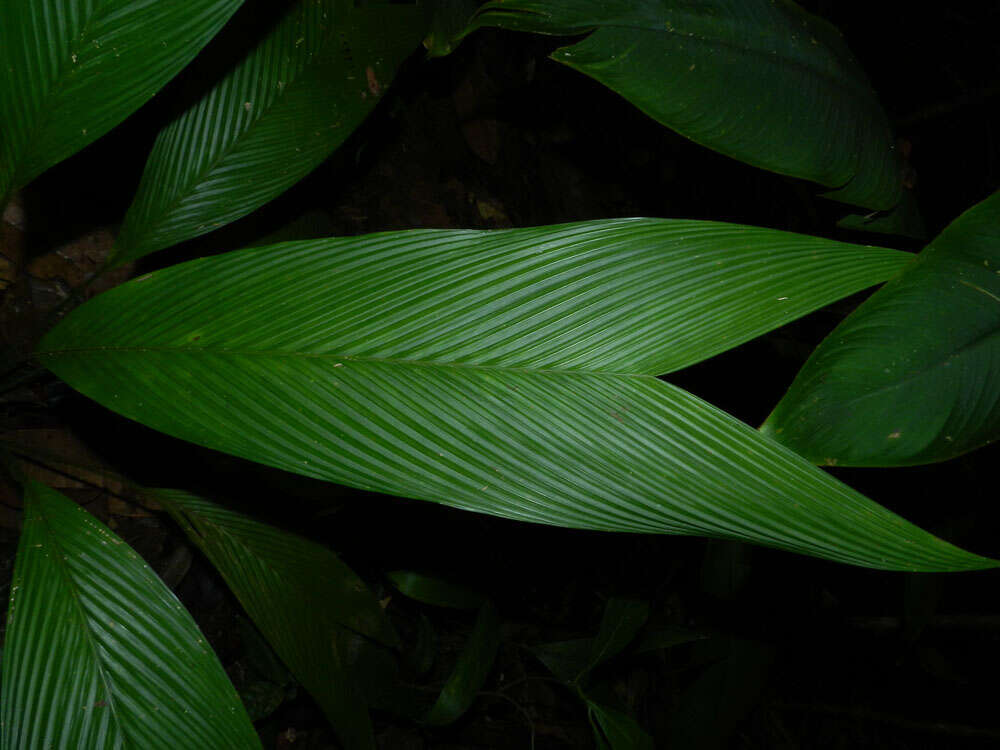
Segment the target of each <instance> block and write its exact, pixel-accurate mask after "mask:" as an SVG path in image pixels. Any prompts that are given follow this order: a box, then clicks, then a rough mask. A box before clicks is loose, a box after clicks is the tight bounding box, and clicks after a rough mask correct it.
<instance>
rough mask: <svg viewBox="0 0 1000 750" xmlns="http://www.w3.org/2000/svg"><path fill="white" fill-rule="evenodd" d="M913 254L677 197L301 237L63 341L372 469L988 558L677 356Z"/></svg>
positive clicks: (879, 558)
mask: <svg viewBox="0 0 1000 750" xmlns="http://www.w3.org/2000/svg"><path fill="white" fill-rule="evenodd" d="M902 255H903V254H899V253H894V252H892V251H882V252H879V251H875V250H871V249H867V248H858V247H851V246H847V245H840V244H838V243H832V242H827V241H824V240H815V239H811V238H805V237H797V236H795V235H788V234H785V233H782V232H774V231H770V230H759V229H751V228H747V227H736V226H729V225H724V224H713V223H702V222H687V221H679V222H674V221H666V220H614V221H602V222H586V223H582V224H573V225H566V226H561V227H543V228H537V229H522V230H506V231H498V232H470V231H440V230H438V231H434V230H425V231H412V232H393V233H385V234H379V235H371V236H368V237H361V238H347V239H330V240H320V241H316V242H296V243H288V244H285V245H277V246H273V247H268V248H258V249H249V250H242V251H239V252H237V253H231V254H227V255H222V256H217V257H213V258H207V259H202V260H199V261H193V262H190V263H185V264H181V265H179V266H174V267H172V268H168V269H164V270H162V271H157V272H154V273H152V274H148V275H146V276H143V277H141V278H139V279H136V280H135V281H132V282H130V283H128V284H125V285H123V286H120V287H118V288H116V289H114V290H112V291H110V292H108V293H107V294H104V295H102V296H101V297H98V298H96V299H94V300H92V301H90V302H88V303H87V304H86V305H83V306H82V307H80V308H77V310H75V311H74V312H73V313H71V314H70V316H68V317H67V318H66V319H65V320H63V322H62V323H60V324H59V326H57V328H56V329H54V330H53V331H52V332H50V333H49V334H48V336H47V337H46V338H45V339H44V340H43V341H42V343H41V345H40V349H39V356H40V358H41V360H42V361H43V362H44V363H45V364H46V365H47V366H48V367H50V368H51V369H52V370H53V371H54V372H55V373H56V374H58V375H59V376H60V377H62V378H63V379H65V380H66V381H67V382H68V383H70V384H71V385H72V386H73V387H75V388H77V389H78V390H80V391H81V392H83V393H85V394H87V395H89V396H90V397H92V398H94V399H96V400H98V401H100V402H101V403H103V404H105V405H107V406H109V407H110V408H113V409H115V410H116V411H118V412H120V413H122V414H124V415H126V416H128V417H130V418H132V419H136V420H138V421H141V422H143V423H145V424H148V425H150V426H153V427H155V428H157V429H160V430H162V431H164V432H167V433H169V434H172V435H175V436H178V437H182V438H184V439H187V440H191V441H193V442H196V443H199V444H201V445H206V446H209V447H212V448H216V449H219V450H224V451H227V452H230V453H234V454H236V455H239V456H244V457H246V458H250V459H252V460H256V461H260V462H262V463H265V464H269V465H271V466H276V467H279V468H282V469H287V470H290V471H295V472H299V473H302V474H306V475H308V476H313V477H320V478H324V479H328V480H332V481H335V482H340V483H343V484H348V485H351V486H354V487H360V488H364V489H372V490H378V491H381V492H389V493H393V494H397V495H404V496H407V497H414V498H422V499H427V500H435V501H438V502H444V503H447V504H449V505H452V506H456V507H459V508H466V509H470V510H477V511H480V512H485V513H492V514H495V515H499V516H505V517H509V518H517V519H522V520H527V521H536V522H542V523H550V524H558V525H563V526H570V527H581V528H592V529H606V530H617V531H640V532H653V533H687V534H703V535H708V536H718V537H724V538H737V539H745V540H750V541H754V542H757V543H761V544H767V545H773V546H778V547H784V548H786V549H791V550H796V551H799V552H804V553H807V554H814V555H819V556H822V557H828V558H831V559H835V560H842V561H845V562H852V563H856V564H860V565H870V566H874V567H885V568H903V569H921V570H925V569H927V570H930V569H934V570H949V569H964V568H979V567H988V566H991V565H993V564H994V563H993V562H992V561H989V560H986V559H984V558H980V557H977V556H974V555H969V554H968V553H965V552H962V551H961V550H958V549H956V548H954V547H952V546H951V545H948V544H946V543H945V542H942V541H940V540H938V539H936V538H934V537H932V536H930V535H929V534H926V533H925V532H922V531H920V530H919V529H917V528H916V527H914V526H912V525H910V524H908V523H907V522H905V521H904V520H903V519H901V518H899V517H898V516H895V515H894V514H892V513H889V512H888V511H886V510H884V509H883V508H881V507H880V506H878V505H876V504H874V503H872V502H871V501H869V500H867V499H866V498H864V497H862V496H861V495H858V494H857V493H855V492H854V491H852V490H851V489H849V488H848V487H846V486H844V485H842V484H840V483H838V482H837V481H835V480H834V479H832V478H831V477H829V476H827V475H826V474H824V473H823V472H821V471H819V470H818V469H816V468H815V467H814V466H812V465H811V464H809V463H808V462H807V461H805V460H804V459H802V458H801V457H799V456H797V455H795V454H794V453H792V452H791V451H789V450H787V449H786V448H784V447H782V446H780V445H778V444H777V443H775V442H773V441H771V440H768V439H766V438H763V437H761V436H760V435H759V433H757V432H756V431H755V430H753V429H751V428H750V427H748V426H747V425H744V424H742V423H740V422H738V421H736V420H734V419H733V418H732V417H729V416H728V415H726V414H724V413H723V412H721V411H719V410H718V409H716V408H714V407H712V406H711V405H709V404H706V403H704V402H702V401H700V400H699V399H697V398H695V397H694V396H692V395H690V394H688V393H686V392H684V391H682V390H680V389H678V388H676V387H674V386H671V385H670V384H668V383H665V382H663V381H661V380H658V379H657V378H656V377H654V376H655V375H656V374H657V373H660V372H665V371H667V370H670V369H673V368H676V367H680V366H683V365H684V364H689V363H691V362H694V361H697V360H699V359H701V358H703V357H705V356H709V355H710V354H711V353H714V352H717V351H721V350H722V349H725V348H726V347H727V346H730V345H734V344H736V343H738V342H740V341H743V340H745V339H746V338H747V337H748V336H750V335H754V334H756V333H759V332H761V331H762V330H766V329H767V328H768V327H770V326H772V325H776V324H778V323H779V322H781V321H783V320H785V319H787V318H786V316H787V315H788V310H789V308H787V307H784V305H785V304H786V303H791V304H792V305H802V306H803V307H804V308H808V307H809V305H808V304H807V302H805V301H803V299H802V298H803V297H804V298H805V299H806V300H809V301H811V302H813V303H815V304H822V302H825V301H826V300H827V299H829V298H830V296H829V295H833V296H838V295H840V294H844V293H847V292H848V291H851V290H853V289H854V288H857V287H858V286H863V285H864V284H867V283H870V282H871V281H874V280H875V279H876V278H881V277H883V276H884V275H888V274H889V273H891V272H892V271H891V270H890V268H888V267H886V266H885V265H883V264H886V263H887V265H888V266H889V267H891V269H892V270H896V269H898V268H900V263H901V262H905V260H901V258H900V256H902ZM861 279H865V280H864V281H861ZM789 289H794V290H795V291H794V293H791V292H789V291H788V290H789ZM799 309H803V308H799Z"/></svg>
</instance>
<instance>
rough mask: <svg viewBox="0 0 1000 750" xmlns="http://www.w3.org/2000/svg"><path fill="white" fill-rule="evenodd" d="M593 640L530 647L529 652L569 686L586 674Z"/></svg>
mask: <svg viewBox="0 0 1000 750" xmlns="http://www.w3.org/2000/svg"><path fill="white" fill-rule="evenodd" d="M593 644H594V639H593V638H575V639H573V640H571V641H555V642H553V643H540V644H538V645H537V646H530V647H529V649H528V650H529V651H531V653H533V654H534V655H535V656H536V657H538V660H539V661H540V662H541V663H542V664H544V665H545V666H546V668H548V670H549V671H550V672H551V673H552V674H554V675H555V676H556V677H558V678H559V679H560V680H562V681H563V682H565V683H568V684H571V683H573V682H575V681H576V680H577V678H579V677H580V675H581V674H586V672H587V669H588V665H589V664H590V660H591V655H592V653H593Z"/></svg>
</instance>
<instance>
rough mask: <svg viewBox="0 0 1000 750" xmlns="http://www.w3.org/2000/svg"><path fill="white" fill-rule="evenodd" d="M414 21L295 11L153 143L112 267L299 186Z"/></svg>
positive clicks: (341, 4) (401, 52)
mask: <svg viewBox="0 0 1000 750" xmlns="http://www.w3.org/2000/svg"><path fill="white" fill-rule="evenodd" d="M421 19H422V11H420V10H419V9H418V8H417V6H416V5H375V6H371V7H367V6H359V4H358V3H355V2H351V0H320V1H319V2H317V1H316V0H299V2H298V3H296V4H295V5H294V6H293V7H292V9H291V10H289V11H288V12H287V13H286V14H285V16H284V17H283V18H282V19H281V21H280V23H278V24H277V25H276V26H275V28H274V29H273V30H272V31H271V33H270V34H268V36H267V37H266V38H264V39H263V40H262V41H260V43H259V44H258V45H257V46H256V48H254V49H253V50H252V51H251V52H250V53H249V54H248V55H247V57H246V58H245V59H244V60H243V61H242V62H241V63H240V64H239V65H238V66H236V67H235V68H234V69H233V70H232V71H231V72H230V73H229V74H228V75H227V76H226V77H225V78H224V79H223V80H222V81H220V82H219V83H218V84H217V85H216V86H214V87H213V88H212V89H210V90H209V91H208V92H207V93H206V94H205V95H204V96H203V97H202V98H201V99H200V100H199V101H198V102H196V103H195V104H194V105H193V106H192V107H191V108H190V109H189V110H188V111H186V112H185V113H184V114H182V115H181V116H180V117H179V118H178V119H176V120H174V122H172V123H170V124H169V125H168V126H167V127H166V128H164V129H163V131H162V132H161V133H160V135H159V137H158V138H157V139H156V144H155V145H154V146H153V151H152V153H151V154H150V155H149V159H148V161H147V162H146V169H145V172H144V173H143V176H142V181H141V182H140V184H139V189H138V192H137V193H136V196H135V199H134V200H133V203H132V206H131V207H130V208H129V211H128V213H127V214H126V216H125V222H124V224H123V226H122V230H121V234H120V235H119V237H118V240H117V242H116V253H115V257H114V259H113V262H115V263H124V262H126V261H129V260H134V259H136V258H139V257H141V256H143V255H146V254H148V253H151V252H153V251H155V250H159V249H161V248H164V247H168V246H170V245H173V244H176V243H178V242H181V241H182V240H186V239H190V238H191V237H196V236H198V235H200V234H205V233H206V232H210V231H212V230H213V229H216V228H218V227H220V226H222V225H224V224H227V223H229V222H231V221H233V220H235V219H238V218H240V217H241V216H245V215H246V214H248V213H250V212H251V211H253V210H254V209H256V208H258V207H260V206H262V205H263V204H264V203H267V202H268V201H269V200H271V199H272V198H274V197H275V196H277V195H278V194H280V193H281V192H283V191H284V190H286V189H287V188H289V187H290V186H292V185H293V184H295V183H296V182H298V181H299V180H300V179H301V178H302V177H305V175H307V174H308V173H309V172H311V171H312V170H313V169H314V168H315V167H316V166H317V165H318V164H319V163H320V162H321V161H323V160H324V159H325V158H326V157H327V156H329V155H330V153H331V152H332V151H333V150H334V149H335V148H337V147H338V146H339V145H340V144H341V143H343V141H344V139H345V138H347V136H349V135H350V134H351V132H352V131H353V130H354V129H355V128H356V127H357V126H358V125H359V124H360V123H361V122H362V120H364V119H365V117H366V116H367V115H368V113H369V112H371V110H372V109H373V108H374V106H375V104H376V103H377V102H378V100H379V99H380V98H381V96H382V94H383V92H384V91H385V89H386V87H387V86H388V85H389V82H390V81H391V80H392V77H393V75H394V74H395V72H396V68H397V67H398V65H399V64H400V63H401V62H402V61H403V59H405V58H406V57H407V56H408V55H409V54H410V53H411V52H413V51H414V49H416V47H417V45H419V43H420V37H421V34H422V30H423V28H424V26H423V24H422V23H421Z"/></svg>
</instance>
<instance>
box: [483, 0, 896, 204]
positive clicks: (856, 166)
mask: <svg viewBox="0 0 1000 750" xmlns="http://www.w3.org/2000/svg"><path fill="white" fill-rule="evenodd" d="M483 26H497V27H501V28H508V29H516V30H521V31H531V32H536V33H542V34H559V35H566V34H583V33H586V32H590V33H589V36H587V37H586V38H585V39H583V40H582V41H580V42H577V43H576V44H574V45H572V46H568V47H562V48H560V49H557V50H556V51H555V52H553V53H552V59H554V60H556V61H558V62H561V63H563V64H565V65H567V66H569V67H571V68H573V69H575V70H579V71H580V72H581V73H584V74H586V75H588V76H590V77H592V78H594V79H596V80H597V81H599V82H600V83H602V84H604V85H605V86H607V87H608V88H610V89H611V90H612V91H615V92H617V93H619V94H621V96H623V97H624V98H625V99H627V100H628V101H630V102H631V103H632V104H634V105H635V106H636V107H638V108H639V109H640V110H642V111H643V112H645V113H646V114H648V115H649V116H650V117H652V118H653V119H654V120H656V121H658V122H660V123H662V124H663V125H666V126H667V127H669V128H671V129H672V130H675V131H677V132H678V133H680V134H681V135H683V136H686V137H687V138H690V139H691V140H693V141H695V142H696V143H700V144H701V145H703V146H707V147H708V148H711V149H712V150H714V151H718V152H719V153H721V154H725V155H726V156H731V157H733V158H734V159H739V160H740V161H743V162H746V163H747V164H752V165H754V166H757V167H762V168H763V169H768V170H771V171H773V172H778V173H779V174H786V175H790V176H793V177H799V178H802V179H807V180H812V181H813V182H818V183H819V184H821V185H825V186H827V187H829V188H835V190H834V191H833V192H831V193H827V197H830V198H834V199H836V200H839V201H843V202H845V203H850V204H853V205H857V206H863V207H866V208H869V209H880V210H885V209H889V208H892V207H893V206H895V205H896V204H897V203H898V202H899V199H900V196H901V191H902V178H901V162H900V158H899V156H898V154H897V152H896V146H895V142H894V140H893V136H892V132H891V129H890V127H889V123H888V120H887V118H886V115H885V112H884V111H883V110H882V107H881V105H880V104H879V102H878V99H877V98H876V96H875V92H874V91H873V90H872V87H871V84H870V83H869V81H868V78H867V77H866V76H865V73H864V71H863V70H862V69H861V67H860V66H859V65H858V63H857V61H856V60H855V59H854V56H853V55H852V54H851V52H850V50H848V48H847V45H846V44H845V43H844V40H843V38H842V36H841V34H840V32H839V31H837V29H835V28H834V27H833V26H831V25H830V24H829V23H827V22H826V21H824V20H823V19H821V18H818V17H817V16H813V15H811V14H809V13H806V12H805V11H803V10H802V9H801V8H799V7H798V6H797V5H795V4H794V3H792V2H789V1H787V0H782V1H781V2H774V0H742V1H741V2H738V3H733V2H728V1H727V0H701V1H700V2H698V3H691V2H687V1H685V0H661V1H660V2H643V3H637V2H634V0H614V1H612V2H607V0H495V1H494V2H489V3H487V4H486V5H484V6H483V8H482V9H481V10H480V11H479V13H478V14H477V15H476V17H475V18H474V19H473V22H472V25H471V26H470V29H469V30H470V31H471V30H472V29H476V28H480V27H483Z"/></svg>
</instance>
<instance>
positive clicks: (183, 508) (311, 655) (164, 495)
mask: <svg viewBox="0 0 1000 750" xmlns="http://www.w3.org/2000/svg"><path fill="white" fill-rule="evenodd" d="M152 494H153V497H154V498H155V499H156V500H157V501H158V502H160V503H161V504H163V506H164V507H165V508H166V509H167V511H169V513H170V515H171V516H173V517H174V518H175V519H176V520H177V521H178V523H180V525H181V526H182V527H183V528H184V530H185V531H186V532H187V534H188V536H189V537H190V538H191V540H192V541H193V542H194V543H195V544H197V545H198V547H199V548H200V549H201V551H202V552H204V553H205V555H206V556H207V557H208V559H209V560H211V562H212V564H213V565H214V566H215V567H216V568H218V570H219V572H220V573H221V574H222V577H223V578H225V579H226V583H227V584H228V585H229V588H231V589H232V591H233V593H234V594H236V598H237V599H239V600H240V604H242V605H243V607H244V608H245V609H246V611H247V613H248V614H249V615H250V617H252V618H253V621H254V623H255V624H256V625H257V627H258V628H260V630H261V632H262V633H263V634H264V636H265V637H266V638H267V640H268V641H269V642H270V643H271V645H272V647H273V648H274V650H275V651H276V652H277V654H278V656H280V657H281V659H282V660H283V661H284V662H285V664H286V665H287V666H288V668H289V669H290V670H291V672H292V674H294V675H295V677H296V679H297V680H298V681H299V682H300V683H302V685H303V687H305V688H306V690H308V691H309V693H310V694H311V695H312V696H313V697H314V698H315V699H316V702H317V703H319V705H320V707H321V708H322V709H323V711H324V713H325V714H326V716H327V718H328V719H329V720H330V723H331V724H332V725H333V727H334V729H335V730H336V731H337V734H338V736H339V737H340V740H341V742H342V743H343V744H344V747H347V748H374V747H375V738H374V735H373V734H372V727H371V721H370V720H369V718H368V709H367V706H366V705H365V703H364V700H363V699H362V698H361V696H360V695H359V694H358V693H357V692H356V691H355V690H354V689H353V687H352V685H351V684H350V678H349V676H348V667H349V664H347V663H345V659H347V658H348V656H349V654H348V653H347V651H348V648H349V647H348V645H347V639H348V637H350V636H351V635H352V634H353V633H359V634H361V635H364V636H365V637H367V638H371V639H373V640H377V641H380V642H382V643H385V644H386V645H390V646H395V645H398V643H399V639H398V636H397V635H396V633H395V631H393V629H392V626H391V625H390V624H389V621H388V620H387V619H386V617H385V615H384V613H383V612H382V608H381V607H380V606H379V603H378V602H377V601H376V600H375V597H374V596H373V595H372V594H371V592H370V591H369V590H368V589H367V588H366V587H365V585H364V583H363V582H362V581H361V579H359V578H358V577H357V575H355V574H354V572H353V571H352V570H351V569H350V568H348V567H347V566H346V565H344V563H342V562H341V561H340V560H339V559H338V558H337V556H336V555H334V554H333V553H332V552H330V550H328V549H326V548H324V547H321V546H320V545H318V544H315V543H313V542H310V541H308V540H306V539H303V538H302V537H299V536H296V535H295V534H289V533H288V532H286V531H282V530H281V529H277V528H275V527H273V526H269V525H267V524H263V523H260V522H258V521H254V520H253V519H251V518H248V517H247V516H244V515H241V514H239V513H234V512H232V511H230V510H226V509H225V508H222V507H220V506H218V505H216V504H214V503H210V502H208V501H207V500H204V499H202V498H199V497H195V496H194V495H190V494H188V493H186V492H179V491H177V490H155V491H154V492H153V493H152Z"/></svg>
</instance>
